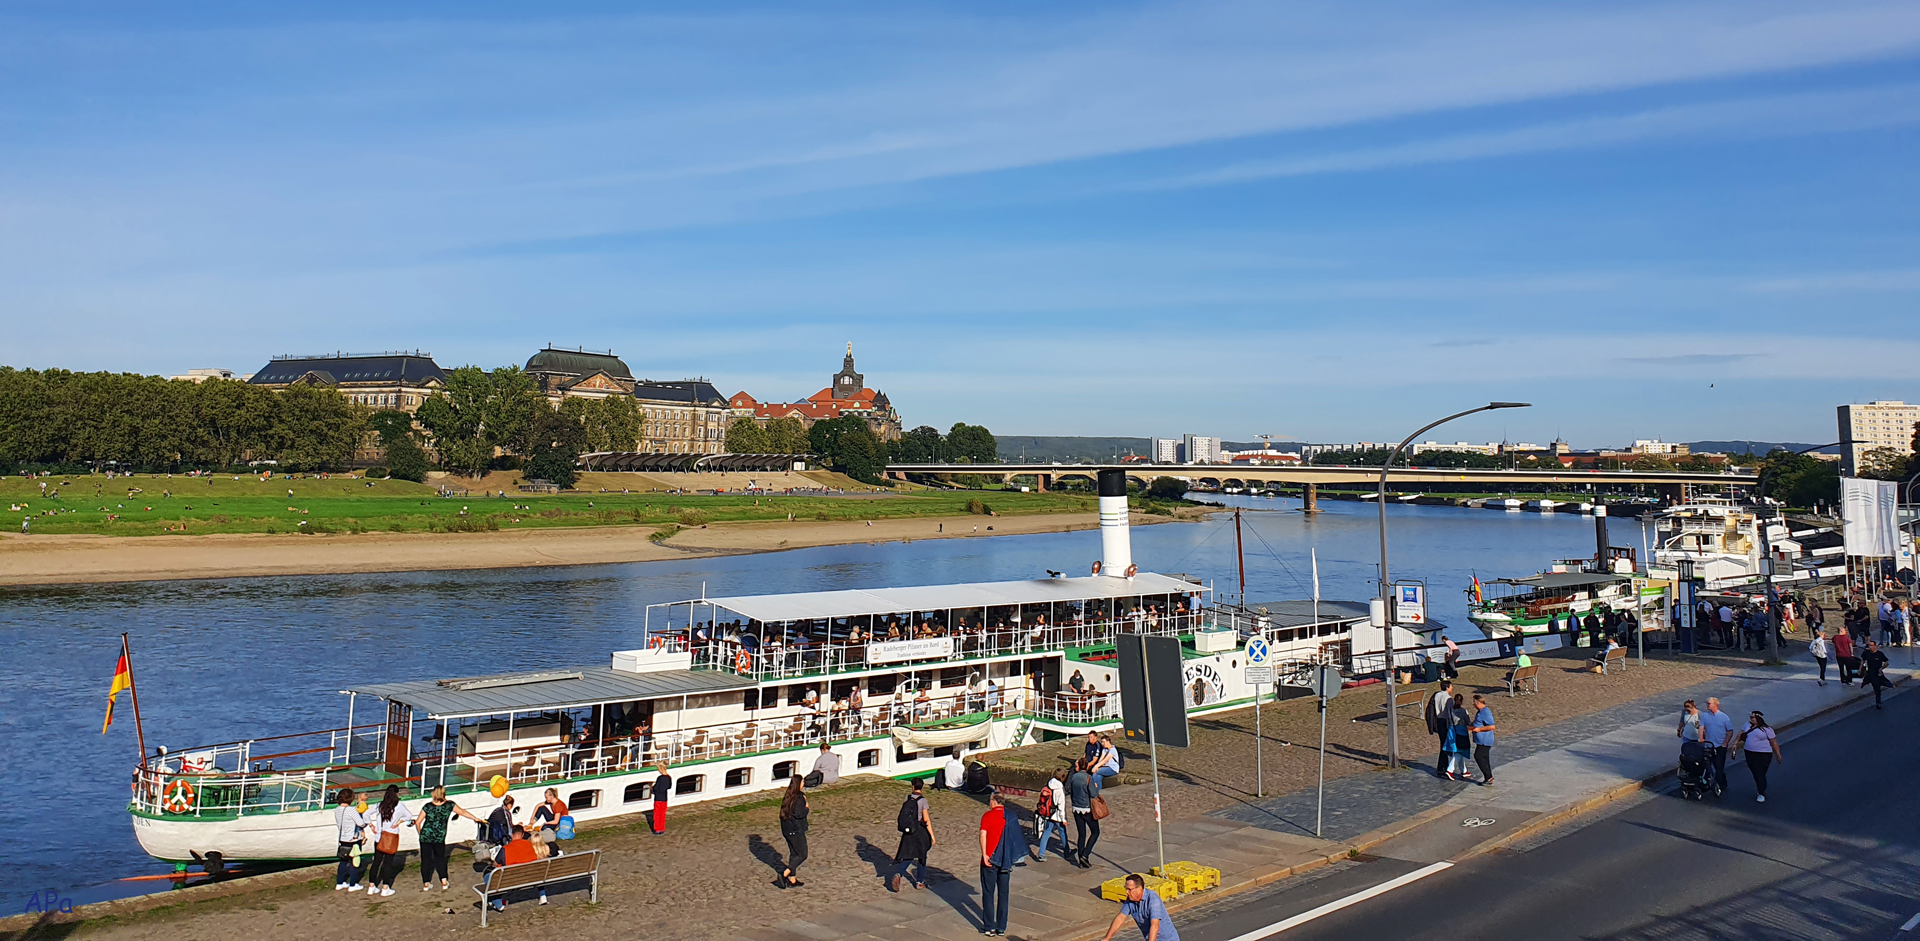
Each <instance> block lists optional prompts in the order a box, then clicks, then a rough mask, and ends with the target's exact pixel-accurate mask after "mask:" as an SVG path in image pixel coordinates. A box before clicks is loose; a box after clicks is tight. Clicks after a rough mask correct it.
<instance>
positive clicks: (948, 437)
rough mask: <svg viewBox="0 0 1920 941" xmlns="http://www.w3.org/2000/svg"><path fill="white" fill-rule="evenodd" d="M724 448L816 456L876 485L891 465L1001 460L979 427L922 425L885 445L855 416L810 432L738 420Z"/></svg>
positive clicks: (793, 424) (792, 423)
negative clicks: (943, 429)
mask: <svg viewBox="0 0 1920 941" xmlns="http://www.w3.org/2000/svg"><path fill="white" fill-rule="evenodd" d="M726 447H727V450H728V451H731V452H733V453H735V454H802V453H812V454H814V455H817V456H818V457H819V458H820V459H821V461H822V463H824V464H826V465H827V466H828V467H831V468H833V469H834V470H837V471H839V472H841V473H843V474H846V475H847V476H849V477H852V478H853V479H855V480H860V481H865V482H867V483H878V482H879V481H880V475H881V474H882V472H884V471H885V470H886V467H887V465H888V464H933V463H948V464H990V463H993V462H994V461H997V460H999V458H1000V455H999V449H998V445H997V444H996V443H995V442H994V439H993V432H991V431H988V430H987V429H986V428H984V427H982V426H980V425H969V424H967V423H966V422H955V423H954V425H953V427H952V428H950V429H948V430H947V433H946V434H941V433H940V429H938V428H935V427H933V426H931V425H921V426H920V427H918V428H915V429H913V430H912V431H909V432H906V433H905V434H903V435H901V436H900V437H899V438H898V439H897V440H894V441H885V440H882V439H881V438H880V436H879V435H877V434H875V433H874V431H873V429H872V427H870V426H869V425H868V424H867V422H866V420H865V419H863V418H860V417H859V416H857V415H843V416H841V417H839V418H828V419H822V420H820V421H817V422H814V423H813V426H812V427H811V428H808V427H805V426H803V425H801V424H800V420H799V419H797V418H791V417H789V418H776V419H774V420H773V421H770V422H768V423H766V424H765V425H761V424H759V423H758V422H755V421H754V420H753V419H751V418H736V419H734V420H733V423H732V424H731V425H729V426H727V436H726Z"/></svg>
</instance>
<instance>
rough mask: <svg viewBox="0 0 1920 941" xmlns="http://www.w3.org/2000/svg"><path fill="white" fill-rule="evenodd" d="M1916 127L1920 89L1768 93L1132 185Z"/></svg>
mask: <svg viewBox="0 0 1920 941" xmlns="http://www.w3.org/2000/svg"><path fill="white" fill-rule="evenodd" d="M1915 122H1920V85H1912V84H1901V85H1888V86H1881V87H1876V88H1867V89H1856V90H1848V91H1835V92H1822V93H1815V94H1797V95H1768V96H1761V97H1750V98H1741V99H1735V100H1731V101H1715V102H1707V103H1702V104H1692V105H1681V106H1675V107H1666V108H1656V109H1650V110H1644V111H1638V112H1634V113H1631V114H1621V115H1609V116H1603V117H1592V118H1584V119H1581V120H1577V121H1556V122H1548V123H1543V124H1535V125H1531V126H1527V127H1520V128H1513V129H1508V130H1501V131H1492V132H1486V133H1478V134H1461V135H1451V136H1444V137H1440V138H1437V139H1431V140H1421V141H1411V142H1407V143H1401V144H1394V145H1390V146H1383V147H1364V148H1354V149H1348V150H1340V151H1333V152H1328V153H1320V154H1313V155H1308V156H1298V157H1285V158H1279V159H1272V160H1257V161H1246V162H1241V163H1235V164H1232V165H1229V166H1225V167H1221V168H1219V169H1216V170H1208V171H1204V172H1200V173H1189V174H1185V175H1181V176H1176V177H1170V178H1166V179H1160V180H1152V181H1143V182H1139V183H1135V184H1131V187H1132V188H1138V189H1176V188H1181V187H1189V186H1209V185H1217V184H1225V183H1240V182H1245V181H1248V180H1258V179H1268V178H1273V177H1289V176H1306V175H1310V174H1318V173H1358V172H1364V171H1368V170H1384V169H1390V168H1395V167H1408V166H1416V165H1421V164H1429V163H1446V162H1453V161H1460V160H1478V159H1485V158H1490V157H1507V156H1514V155H1519V154H1537V153H1545V152H1550V151H1562V150H1576V149H1588V148H1598V147H1612V146H1619V145H1623V144H1634V143H1640V142H1643V141H1650V140H1662V139H1664V140H1683V141H1684V140H1690V139H1705V138H1713V139H1723V138H1738V139H1755V138H1766V137H1779V136H1787V135H1796V134H1824V133H1834V132H1839V131H1854V130H1861V129H1865V128H1877V127H1888V126H1893V125H1902V124H1912V123H1915Z"/></svg>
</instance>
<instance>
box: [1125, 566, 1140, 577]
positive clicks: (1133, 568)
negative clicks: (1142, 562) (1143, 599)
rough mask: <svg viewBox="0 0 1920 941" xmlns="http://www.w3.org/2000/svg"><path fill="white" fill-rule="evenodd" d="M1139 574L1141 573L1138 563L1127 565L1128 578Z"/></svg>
mask: <svg viewBox="0 0 1920 941" xmlns="http://www.w3.org/2000/svg"><path fill="white" fill-rule="evenodd" d="M1138 574H1140V566H1138V565H1128V566H1127V577H1128V578H1132V577H1134V576H1135V575H1138Z"/></svg>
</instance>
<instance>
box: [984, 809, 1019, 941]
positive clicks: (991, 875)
mask: <svg viewBox="0 0 1920 941" xmlns="http://www.w3.org/2000/svg"><path fill="white" fill-rule="evenodd" d="M1026 855H1027V831H1025V830H1023V829H1021V827H1020V818H1019V817H1016V816H1014V813H1013V808H1011V807H1008V806H1007V805H1006V804H1005V803H1004V802H1003V801H1001V799H1000V792H999V791H997V790H996V791H992V792H990V793H989V794H988V795H987V812H986V813H985V814H983V815H982V816H981V817H980V922H981V925H980V933H981V934H983V935H986V936H987V937H989V938H993V937H999V936H1000V935H1003V934H1006V933H1007V909H1008V908H1009V907H1010V906H1011V905H1012V902H1013V867H1014V866H1015V865H1017V864H1018V863H1019V862H1020V859H1021V858H1022V857H1024V856H1026Z"/></svg>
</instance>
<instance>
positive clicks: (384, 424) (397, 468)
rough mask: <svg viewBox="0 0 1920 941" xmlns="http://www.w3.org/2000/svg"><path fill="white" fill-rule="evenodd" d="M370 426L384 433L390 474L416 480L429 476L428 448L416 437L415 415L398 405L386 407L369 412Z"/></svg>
mask: <svg viewBox="0 0 1920 941" xmlns="http://www.w3.org/2000/svg"><path fill="white" fill-rule="evenodd" d="M367 428H368V430H369V431H372V432H374V433H376V434H378V435H379V436H380V447H381V448H382V449H383V450H385V451H386V454H387V458H386V460H387V472H388V474H389V475H390V476H392V477H395V478H397V479H399V480H411V481H413V482H414V483H421V482H424V481H425V480H426V479H427V452H426V451H425V450H424V449H423V448H421V447H420V442H419V441H417V440H415V438H414V433H413V416H412V415H409V414H407V413H406V412H403V411H400V410H398V409H382V410H380V411H377V412H374V413H373V414H372V415H369V416H367Z"/></svg>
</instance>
